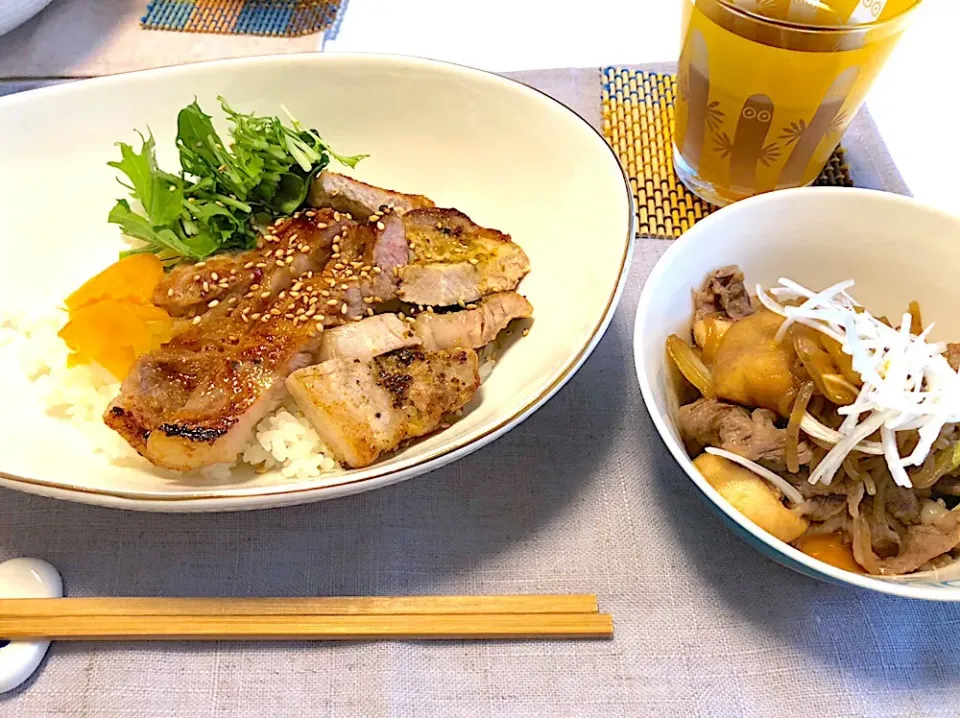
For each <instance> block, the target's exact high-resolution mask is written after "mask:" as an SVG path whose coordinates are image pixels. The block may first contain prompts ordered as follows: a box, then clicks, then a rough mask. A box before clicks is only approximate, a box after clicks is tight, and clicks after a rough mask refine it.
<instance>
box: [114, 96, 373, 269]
mask: <svg viewBox="0 0 960 718" xmlns="http://www.w3.org/2000/svg"><path fill="white" fill-rule="evenodd" d="M217 99H218V100H219V101H220V106H221V108H222V109H223V112H224V113H225V115H226V117H227V120H228V122H229V123H230V125H231V127H230V140H229V141H228V142H224V141H223V140H222V139H221V138H220V136H219V135H218V134H217V131H216V129H215V128H214V126H213V122H212V117H211V116H210V115H208V114H206V113H205V112H204V111H203V110H202V109H201V108H200V105H199V104H197V102H196V101H194V102H192V103H190V104H189V105H187V106H186V107H184V108H183V109H182V110H180V112H179V114H178V115H177V139H176V144H177V150H178V151H179V155H180V172H179V173H178V174H174V173H171V172H166V171H164V170H162V169H160V168H159V167H158V166H157V160H156V143H155V141H154V139H153V135H152V133H150V132H149V131H148V133H147V135H146V137H144V136H143V135H142V134H141V135H140V139H141V147H140V151H139V152H136V151H135V150H134V148H133V147H132V146H131V145H128V144H126V143H124V142H119V143H117V145H118V146H119V148H120V155H121V158H120V160H119V161H116V162H110V163H108V164H109V165H110V166H111V167H115V168H116V169H118V170H120V171H121V172H122V173H123V174H124V175H125V176H126V180H127V181H125V182H124V181H122V180H121V184H122V185H123V186H124V187H126V188H127V189H129V190H130V194H131V198H132V199H134V200H136V201H137V202H139V204H140V207H141V209H139V210H137V209H135V208H134V207H132V206H131V204H130V202H129V201H128V200H126V199H119V200H117V204H116V205H115V206H114V208H113V209H112V210H111V211H110V215H109V217H108V221H110V222H111V223H113V224H117V225H119V226H120V228H121V230H122V231H123V233H124V234H126V235H127V236H129V237H133V238H135V239H138V240H140V241H141V244H140V245H139V246H137V247H135V248H133V249H130V250H128V251H127V252H124V254H131V253H139V252H151V253H154V254H156V255H158V256H159V257H160V258H161V259H162V260H163V261H164V263H165V264H168V265H169V264H176V263H177V262H179V261H181V260H183V259H192V260H202V259H205V258H206V257H209V256H210V255H211V254H215V253H216V252H220V251H223V250H230V249H249V248H251V247H253V246H254V245H255V244H256V241H257V237H258V235H259V232H258V227H262V226H265V225H267V224H269V223H270V222H272V221H273V220H274V219H276V218H277V217H281V216H287V215H289V214H291V213H293V212H294V211H296V210H297V209H298V208H299V207H300V206H301V205H302V204H303V203H304V201H305V200H306V197H307V192H308V190H309V188H310V183H311V182H312V181H313V178H314V177H316V176H317V175H318V174H319V173H320V171H321V170H322V169H323V168H324V167H326V166H327V165H328V164H329V163H330V160H331V159H334V160H336V161H337V162H339V163H341V164H344V165H347V166H349V167H354V166H355V165H356V164H357V162H359V161H360V160H361V159H363V158H364V157H365V156H366V155H354V156H342V155H339V154H337V153H336V152H334V151H333V150H332V149H331V148H330V146H329V145H327V143H326V142H324V141H323V140H322V139H321V138H320V135H319V134H317V132H316V131H315V130H312V129H308V128H306V127H304V126H303V125H301V124H300V123H299V122H298V121H297V120H296V119H295V118H294V117H293V116H292V115H290V113H289V112H287V110H286V108H283V109H284V112H286V113H287V116H288V124H284V123H283V122H282V121H281V120H280V118H279V117H258V116H257V115H253V114H244V113H241V112H237V111H235V110H234V109H233V108H231V107H230V106H229V105H228V104H227V102H226V100H224V99H223V98H222V97H218V98H217Z"/></svg>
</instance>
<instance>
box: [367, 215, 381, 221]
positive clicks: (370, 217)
mask: <svg viewBox="0 0 960 718" xmlns="http://www.w3.org/2000/svg"><path fill="white" fill-rule="evenodd" d="M378 219H380V215H379V214H371V215H370V216H369V217H367V221H368V222H376V221H377V220H378Z"/></svg>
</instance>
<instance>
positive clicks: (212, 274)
mask: <svg viewBox="0 0 960 718" xmlns="http://www.w3.org/2000/svg"><path fill="white" fill-rule="evenodd" d="M210 279H212V280H213V281H215V282H216V281H219V279H220V275H219V274H217V273H216V272H212V273H211V274H210Z"/></svg>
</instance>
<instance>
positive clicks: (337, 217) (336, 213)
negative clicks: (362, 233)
mask: <svg viewBox="0 0 960 718" xmlns="http://www.w3.org/2000/svg"><path fill="white" fill-rule="evenodd" d="M333 221H334V222H339V221H340V213H339V212H334V213H333Z"/></svg>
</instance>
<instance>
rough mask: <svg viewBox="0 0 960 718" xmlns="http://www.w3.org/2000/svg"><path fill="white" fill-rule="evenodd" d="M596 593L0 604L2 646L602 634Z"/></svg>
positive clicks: (605, 625)
mask: <svg viewBox="0 0 960 718" xmlns="http://www.w3.org/2000/svg"><path fill="white" fill-rule="evenodd" d="M611 635H613V619H612V618H611V616H609V615H607V614H601V613H599V608H598V606H597V597H596V596H588V595H534V596H396V597H386V596H375V597H356V598H346V597H344V598H341V597H331V598H25V599H3V600H0V636H2V637H3V638H5V639H8V640H22V639H31V638H33V639H36V638H44V639H51V640H97V639H102V640H115V641H117V640H211V639H216V640H253V639H260V640H264V639H270V640H273V639H301V640H302V639H322V640H364V639H367V640H373V639H426V640H444V639H498V638H513V639H521V638H607V637H610V636H611Z"/></svg>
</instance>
